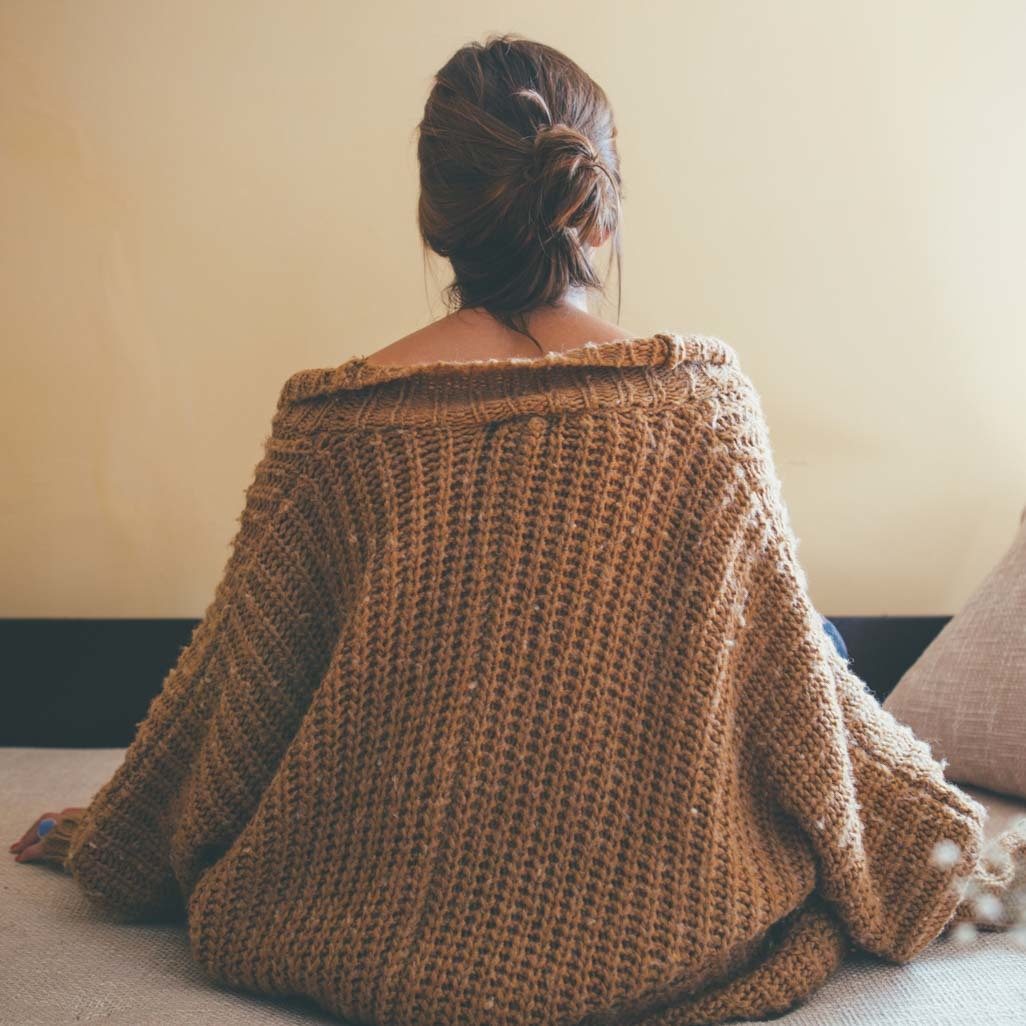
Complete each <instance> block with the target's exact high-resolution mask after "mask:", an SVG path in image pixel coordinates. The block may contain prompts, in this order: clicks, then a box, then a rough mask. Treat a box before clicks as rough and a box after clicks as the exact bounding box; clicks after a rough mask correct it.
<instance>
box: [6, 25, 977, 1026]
mask: <svg viewBox="0 0 1026 1026" xmlns="http://www.w3.org/2000/svg"><path fill="white" fill-rule="evenodd" d="M615 137H616V130H615V128H614V125H613V118H612V114H611V111H610V108H609V105H608V102H607V100H606V97H605V95H604V94H603V92H602V90H601V89H600V88H599V87H598V86H597V85H596V84H595V83H594V82H593V81H592V80H591V79H590V78H589V77H588V76H587V75H586V74H585V73H584V72H583V71H582V70H581V69H580V68H579V67H578V66H577V65H576V64H574V63H573V62H572V61H570V60H569V59H568V58H566V57H565V56H564V55H562V54H560V53H558V52H557V51H555V50H552V49H551V48H549V47H545V46H542V45H540V44H537V43H532V42H528V41H525V40H522V39H518V38H516V37H512V36H503V37H498V38H491V39H489V40H488V41H487V42H486V43H485V44H484V45H479V44H471V45H468V46H465V47H463V48H462V49H460V50H459V51H458V52H457V53H456V54H455V55H454V56H453V57H452V59H451V60H450V61H449V62H448V63H447V64H446V65H445V66H444V67H443V68H442V69H441V70H440V71H439V73H438V75H437V76H436V81H435V84H434V88H433V90H432V92H431V95H430V97H429V99H428V101H427V105H426V108H425V112H424V118H423V121H422V122H421V125H420V141H419V151H418V155H419V160H420V168H421V197H420V207H419V223H420V229H421V232H422V235H423V238H424V241H425V244H426V245H427V246H429V247H430V248H431V249H432V250H434V251H435V252H436V253H438V254H440V255H442V256H444V257H447V258H448V259H449V260H450V261H451V263H452V266H453V269H454V272H455V280H454V282H453V284H452V285H451V286H450V287H449V290H448V299H449V300H450V302H451V303H452V304H453V305H454V306H455V307H456V309H455V311H454V312H453V313H452V314H450V315H449V316H448V317H445V318H443V319H442V320H440V321H438V322H435V323H433V324H430V325H428V326H427V327H425V328H422V329H421V330H419V331H417V332H414V333H413V334H411V335H408V336H406V337H404V338H402V339H400V340H398V341H397V342H395V343H393V344H391V345H389V346H387V347H385V348H384V349H382V350H380V351H378V352H376V353H374V354H373V355H371V356H369V357H355V358H353V359H352V360H349V361H347V362H346V363H344V364H342V365H341V366H339V367H334V368H322V369H311V370H302V371H299V372H297V373H295V374H293V375H292V376H291V377H290V378H289V379H288V380H287V381H286V382H285V384H284V387H283V388H282V391H281V394H280V396H279V399H278V406H277V410H276V413H275V416H274V420H273V424H272V433H271V436H270V438H269V439H268V440H267V442H266V448H265V453H264V457H263V459H262V460H261V462H260V463H259V464H258V466H257V468H256V470H255V473H254V479H253V482H252V484H251V485H250V487H249V489H248V490H247V492H246V503H245V507H244V509H243V513H242V516H241V518H240V521H241V525H240V528H239V531H238V533H237V535H236V538H235V540H234V543H233V546H232V553H231V556H230V558H229V560H228V563H227V565H226V567H225V572H224V575H223V578H222V580H221V582H220V583H219V585H218V588H217V591H216V593H215V596H214V599H213V601H212V602H211V604H210V606H209V607H208V609H207V610H206V612H205V614H204V617H203V619H202V621H201V623H200V625H199V626H198V627H197V628H196V631H195V633H194V634H193V637H192V639H191V641H190V644H189V646H188V647H187V648H186V649H185V650H184V651H183V653H182V655H181V658H180V659H179V661H178V663H177V665H176V666H175V668H174V669H173V670H172V672H171V673H170V675H169V677H168V679H167V680H166V681H165V683H164V687H163V689H162V691H161V693H160V694H159V695H158V696H157V698H156V699H154V701H153V703H152V704H151V706H150V709H149V711H148V714H147V717H146V718H145V720H144V721H143V722H142V723H141V724H140V725H139V730H138V732H137V735H136V738H135V740H134V741H133V743H132V745H131V746H130V747H129V749H128V750H127V752H126V755H125V760H124V762H123V764H122V765H121V766H120V767H119V768H118V770H117V771H116V773H115V774H114V776H113V777H112V779H111V780H110V781H108V782H107V783H106V784H105V785H104V787H103V788H102V789H101V790H100V791H99V792H98V793H97V794H96V795H95V796H94V797H93V799H92V801H91V802H90V804H89V805H88V806H87V807H85V808H72V809H66V810H65V811H64V813H62V814H60V815H56V814H47V816H46V818H47V819H49V820H52V821H53V826H52V828H50V829H48V827H49V824H44V823H42V822H41V821H37V823H36V824H34V825H33V827H32V828H30V829H29V831H28V832H27V833H26V835H25V837H23V838H22V839H21V841H19V842H17V844H16V845H15V847H18V848H19V858H20V859H23V860H30V859H35V858H43V859H47V860H50V861H55V862H59V863H60V864H61V865H62V866H63V867H64V868H65V869H67V870H68V871H69V872H70V873H71V874H72V876H73V877H74V879H75V881H76V882H77V883H78V884H79V885H80V886H82V888H83V889H84V891H85V892H86V893H87V894H88V895H89V896H90V897H91V898H93V899H94V900H95V901H96V903H97V905H98V906H99V907H101V908H103V909H104V910H106V911H107V912H108V913H109V914H110V915H111V916H113V917H115V918H117V919H120V920H123V921H143V920H148V921H156V920H161V919H164V920H175V921H185V922H187V924H188V930H189V939H190V944H191V949H192V952H193V954H194V956H195V958H196V959H197V961H198V962H199V963H200V965H201V966H202V967H203V968H204V970H205V971H206V972H207V973H208V974H209V975H210V976H211V977H212V978H214V979H219V980H223V981H226V982H228V983H229V984H231V985H234V986H238V987H243V988H247V989H252V990H255V991H261V992H265V993H270V994H285V993H301V994H307V995H309V996H311V997H313V998H314V1000H316V1001H317V1002H318V1003H319V1004H320V1005H322V1006H323V1007H324V1008H326V1009H329V1010H330V1011H332V1012H334V1013H336V1014H338V1015H340V1016H343V1017H346V1018H357V1019H362V1020H364V1021H369V1022H382V1023H384V1022H388V1023H400V1022H401V1023H410V1024H422V1023H423V1024H426V1023H437V1022H445V1023H466V1024H473V1026H481V1024H483V1023H503V1024H510V1026H520V1024H526V1023H538V1022H546V1023H556V1024H564V1023H565V1024H571V1023H584V1022H588V1023H599V1022H606V1023H615V1022H617V1021H619V1020H620V1019H621V1018H623V1019H630V1021H632V1022H642V1023H657V1022H658V1023H663V1024H671V1023H672V1024H683V1023H697V1022H713V1021H721V1020H726V1019H730V1018H734V1017H738V1016H741V1017H762V1016H765V1015H768V1014H772V1013H776V1012H781V1011H784V1010H786V1009H787V1008H790V1007H792V1006H793V1005H794V1004H796V1003H797V1002H799V1001H801V1000H804V999H805V998H806V997H807V996H808V995H809V994H810V993H811V992H812V991H813V990H814V989H815V988H816V987H818V986H819V985H820V984H821V983H822V982H823V980H825V979H826V978H827V977H828V976H829V975H830V974H831V973H832V972H833V971H834V970H835V969H836V968H837V966H838V965H839V964H840V962H841V960H842V959H843V957H844V954H845V952H846V950H847V949H848V945H849V944H850V943H852V942H854V943H855V944H858V945H860V946H862V947H864V948H866V949H868V950H870V951H873V952H875V953H877V954H879V955H881V956H882V957H886V958H889V959H891V960H894V961H899V962H900V961H906V960H908V959H909V958H912V957H914V956H915V955H916V954H917V953H918V952H919V951H920V950H922V948H923V947H925V946H926V944H928V943H929V942H930V941H931V940H932V939H933V938H935V937H936V936H937V935H938V934H940V933H941V932H942V931H943V930H944V929H945V927H946V926H948V925H949V924H950V923H951V922H953V921H955V920H956V919H959V918H961V917H963V916H965V915H967V914H968V913H969V910H968V909H967V907H966V900H965V895H966V890H965V887H964V886H963V885H964V884H965V882H966V881H968V880H970V879H971V875H972V874H975V873H978V872H979V869H980V866H979V859H978V855H979V850H980V843H981V839H982V833H981V828H982V820H983V815H984V812H983V809H982V807H981V806H979V805H978V804H977V803H975V802H974V801H972V800H971V799H970V798H968V797H967V796H966V795H964V794H963V793H962V792H961V791H959V790H958V789H957V788H955V787H954V786H952V785H951V784H950V783H948V782H947V781H946V780H945V779H944V776H943V772H942V770H941V767H940V766H939V765H938V764H937V763H936V762H935V761H934V760H933V759H932V757H931V755H930V753H929V750H928V748H927V747H926V746H925V745H924V744H923V743H922V742H920V741H919V740H918V739H916V738H915V737H914V736H913V735H912V734H911V732H910V731H908V730H907V728H905V727H902V726H901V725H900V724H898V723H897V722H896V721H895V720H894V719H893V718H892V717H890V716H889V715H888V714H887V713H885V712H884V711H883V710H882V709H881V707H880V706H879V704H878V703H877V702H876V701H875V699H874V698H873V697H872V695H871V694H869V693H868V691H867V690H866V689H865V686H864V684H863V683H862V682H861V681H860V680H859V679H858V678H857V677H856V676H855V675H854V674H852V673H851V671H850V670H849V668H848V662H847V658H846V656H847V654H846V652H845V650H844V646H843V642H842V641H841V640H840V637H839V635H837V634H836V631H834V630H833V629H832V625H830V624H829V622H826V623H824V621H823V619H822V618H821V617H820V616H819V614H818V613H816V612H815V610H814V609H813V608H812V605H811V602H810V601H809V597H808V591H807V587H806V581H805V577H804V574H803V572H802V570H801V567H800V565H799V564H798V562H797V558H796V555H795V548H796V543H795V539H794V536H793V533H792V532H791V529H790V524H789V522H788V517H787V510H786V506H785V505H784V504H783V502H782V499H781V497H780V495H779V480H778V479H777V477H776V473H775V470H774V467H773V463H772V456H771V453H770V449H769V443H768V434H767V430H766V426H765V423H764V421H763V419H762V414H761V409H760V407H759V402H758V397H757V395H756V394H755V392H754V389H753V388H752V386H751V383H750V381H748V379H747V378H746V377H745V375H744V374H743V373H742V371H741V369H740V364H739V361H738V359H737V355H736V354H735V353H734V352H733V351H732V350H731V349H730V347H729V346H728V345H727V344H726V343H724V342H721V341H720V340H718V339H715V338H711V337H704V336H695V335H687V336H685V335H679V334H676V333H673V332H659V333H657V334H655V335H650V336H643V335H638V336H635V335H628V334H626V333H624V332H623V331H622V330H621V329H619V328H618V326H617V325H615V324H612V323H608V322H606V321H603V320H601V319H599V318H597V317H594V316H591V315H590V314H589V313H588V312H587V308H586V297H587V292H588V290H595V289H600V288H601V281H600V279H599V277H598V275H597V274H596V272H595V270H594V268H593V266H592V257H593V252H594V248H595V247H597V246H599V245H601V244H602V243H604V242H605V241H607V240H611V242H612V248H613V251H614V252H615V253H616V255H617V258H618V259H619V254H620V241H619V240H620V230H621V226H622V220H621V212H620V199H621V196H622V190H621V183H620V174H619V162H618V158H617V153H616V148H615ZM539 353H540V354H541V355H539ZM824 627H826V630H824ZM41 819H42V818H41ZM38 835H42V836H41V839H40V838H39V836H38Z"/></svg>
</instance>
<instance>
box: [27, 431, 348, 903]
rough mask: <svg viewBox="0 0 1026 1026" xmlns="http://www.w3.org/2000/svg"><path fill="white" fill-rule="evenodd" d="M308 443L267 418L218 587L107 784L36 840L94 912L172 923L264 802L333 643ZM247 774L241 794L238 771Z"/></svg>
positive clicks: (298, 435)
mask: <svg viewBox="0 0 1026 1026" xmlns="http://www.w3.org/2000/svg"><path fill="white" fill-rule="evenodd" d="M312 444H313V443H312V442H311V440H310V438H309V437H304V436H303V435H302V434H297V435H296V436H295V437H293V436H291V435H290V433H289V432H287V431H286V430H284V428H283V427H282V425H281V424H280V422H279V419H278V418H277V417H276V418H275V422H274V425H273V427H272V432H271V435H270V436H269V437H268V438H267V439H266V441H265V443H264V451H263V455H262V458H261V459H260V461H259V462H258V463H257V465H256V468H255V470H254V472H253V474H252V479H251V482H250V484H249V486H248V488H247V489H246V492H245V501H244V504H243V509H242V512H241V514H240V515H239V516H238V517H237V518H236V519H237V521H238V523H239V527H238V529H237V531H236V533H235V536H234V538H233V540H232V542H231V549H230V555H229V557H228V559H227V562H226V564H225V566H224V569H223V572H222V575H221V578H220V580H219V582H218V584H217V586H216V589H215V591H214V595H213V598H212V599H211V601H210V602H209V604H208V606H207V608H206V610H205V611H204V614H203V616H202V618H201V620H200V622H199V624H198V625H197V626H196V628H195V629H194V631H193V633H192V635H191V638H190V641H189V643H188V644H187V645H186V646H185V647H184V648H183V649H182V651H181V652H180V654H179V658H178V660H177V662H176V664H175V665H174V667H173V668H172V669H171V670H170V672H169V673H168V675H167V677H166V678H165V680H164V682H163V685H162V688H161V690H160V692H159V693H158V694H157V695H156V696H155V697H154V698H153V700H152V701H151V702H150V705H149V708H148V711H147V714H146V716H145V718H144V719H143V720H142V721H141V722H140V723H138V724H137V731H136V735H135V737H134V739H133V741H132V743H131V744H130V745H129V746H128V748H127V750H126V751H125V755H124V759H123V761H122V762H121V764H120V765H119V766H118V768H117V769H116V770H115V772H114V774H113V776H112V777H111V778H110V779H109V780H108V781H107V782H106V783H105V784H104V785H103V786H102V787H101V788H100V789H99V791H97V792H96V794H95V795H94V796H93V798H92V800H91V801H90V802H89V804H88V806H87V807H86V810H85V812H84V813H83V814H82V815H81V818H80V819H79V820H77V821H71V820H69V821H68V822H66V823H65V822H61V823H59V824H58V826H57V827H56V828H55V829H53V830H51V831H50V833H49V834H47V835H46V836H45V837H44V839H43V845H42V848H43V851H42V854H43V857H44V858H48V859H49V860H50V861H52V862H57V863H59V864H60V865H61V866H62V867H63V868H64V869H65V870H66V871H68V872H69V873H70V874H71V875H72V876H73V877H74V878H75V879H76V881H77V882H78V884H79V885H80V886H81V888H82V889H83V891H84V892H85V894H86V895H87V896H88V897H89V898H90V899H92V900H93V901H94V902H95V903H96V904H97V905H98V906H99V907H100V908H101V909H102V910H103V911H105V912H106V913H108V914H109V915H110V916H111V917H113V918H114V919H117V920H121V921H179V920H181V919H182V917H183V915H184V909H185V899H187V897H188V894H189V893H190V891H191V889H192V887H193V886H194V884H195V882H196V879H197V877H198V875H199V874H200V873H201V872H202V870H203V869H204V868H205V867H206V866H207V865H208V864H209V863H210V862H211V861H213V860H214V859H215V858H216V857H217V855H218V853H220V852H221V851H223V850H224V849H225V848H226V847H227V846H228V844H229V843H230V841H231V839H232V837H233V836H234V835H235V833H237V832H238V830H239V829H241V826H242V825H243V824H244V823H245V821H246V820H247V819H248V818H249V817H250V815H251V814H252V812H253V809H254V807H255V804H256V802H257V801H258V800H259V797H260V793H259V784H260V782H262V781H266V780H267V779H268V778H269V777H270V775H271V774H272V773H273V770H274V767H275V764H276V760H277V759H278V758H279V757H280V753H281V751H282V750H283V749H284V747H285V746H286V745H287V743H288V741H289V740H290V738H291V737H292V735H293V733H294V730H295V726H296V723H297V722H298V720H299V719H300V718H301V716H302V712H303V709H304V703H305V702H307V701H308V700H309V692H310V689H311V687H312V686H313V683H314V681H315V680H316V679H317V678H318V676H319V674H320V672H321V670H322V668H323V665H324V663H325V662H326V660H327V658H328V655H329V652H330V648H331V642H332V638H333V630H332V619H333V612H334V610H333V603H332V596H331V589H330V588H326V587H325V583H324V580H323V572H322V570H323V558H322V554H321V551H320V547H319V545H318V543H317V539H318V533H317V530H316V528H315V527H314V526H312V521H313V520H314V518H315V517H316V515H317V509H316V498H315V496H316V488H315V487H313V484H312V475H310V474H309V473H308V470H309V467H308V464H309V462H310V460H311V459H312V458H313V455H314V451H313V448H312ZM239 765H245V766H246V767H247V768H248V769H249V770H250V774H249V775H247V779H246V783H247V785H249V784H250V782H251V781H255V782H256V784H257V788H256V789H254V788H253V787H251V786H246V787H243V786H241V784H240V781H239V779H238V778H237V776H236V774H237V767H238V766H239Z"/></svg>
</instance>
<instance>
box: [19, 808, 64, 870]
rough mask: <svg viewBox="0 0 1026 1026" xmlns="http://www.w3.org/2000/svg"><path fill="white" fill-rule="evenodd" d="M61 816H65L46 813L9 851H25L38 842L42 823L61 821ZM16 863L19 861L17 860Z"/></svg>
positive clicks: (56, 813)
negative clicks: (34, 842)
mask: <svg viewBox="0 0 1026 1026" xmlns="http://www.w3.org/2000/svg"><path fill="white" fill-rule="evenodd" d="M61 815H63V813H58V812H44V813H43V814H42V815H41V816H39V817H38V818H37V819H36V821H35V823H33V824H32V826H30V827H29V828H28V830H26V831H25V833H24V834H22V835H21V837H20V838H19V839H18V840H17V841H15V842H14V844H12V845H11V846H10V848H8V851H16V852H21V851H23V850H24V849H25V847H26V845H30V844H32V843H33V841H38V840H39V824H40V823H42V822H43V820H44V819H60V817H61ZM15 861H19V860H17V859H16V860H15Z"/></svg>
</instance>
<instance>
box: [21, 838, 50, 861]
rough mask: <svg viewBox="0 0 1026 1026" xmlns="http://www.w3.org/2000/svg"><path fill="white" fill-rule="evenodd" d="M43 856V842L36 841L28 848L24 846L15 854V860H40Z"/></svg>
mask: <svg viewBox="0 0 1026 1026" xmlns="http://www.w3.org/2000/svg"><path fill="white" fill-rule="evenodd" d="M42 857H43V842H42V841H36V843H35V844H30V845H29V846H28V847H27V848H23V849H22V850H21V851H19V852H18V854H17V855H15V856H14V861H15V862H38V861H39V860H40V859H41V858H42Z"/></svg>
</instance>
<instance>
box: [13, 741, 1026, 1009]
mask: <svg viewBox="0 0 1026 1026" xmlns="http://www.w3.org/2000/svg"><path fill="white" fill-rule="evenodd" d="M123 755H124V749H123V748H101V749H77V748H61V749H44V748H0V784H2V787H3V793H4V796H5V797H4V801H3V808H2V812H0V823H2V827H3V837H4V838H5V853H6V845H9V844H10V843H11V842H12V841H14V840H16V839H17V838H18V837H20V836H21V835H22V834H23V833H24V832H25V830H26V829H27V828H28V827H29V826H30V824H31V823H32V822H33V821H34V820H35V818H36V817H37V816H38V815H39V814H40V813H41V812H45V811H47V810H55V811H60V809H62V808H64V807H65V806H68V805H86V804H88V802H89V799H90V798H91V797H92V795H93V794H94V793H95V791H96V789H97V788H98V787H99V786H100V785H101V784H102V783H103V782H104V781H105V780H107V779H108V777H109V776H110V775H111V773H113V771H114V769H115V767H116V766H117V765H118V764H119V763H120V762H121V759H122V757H123ZM966 790H967V791H969V793H970V794H972V795H973V796H974V797H976V798H978V799H979V800H980V801H982V802H983V803H984V804H985V805H986V806H987V807H988V808H989V810H990V819H989V821H988V833H993V832H996V831H998V830H1000V829H1001V828H1002V826H1003V825H1004V824H1006V823H1008V822H1010V821H1011V820H1012V819H1014V818H1017V817H1019V816H1022V815H1026V802H1020V801H1012V800H1010V799H1007V798H1000V797H999V796H996V795H992V794H990V793H988V792H986V791H981V790H978V789H975V788H966ZM6 854H7V861H6V863H5V865H4V867H3V870H2V871H0V883H2V887H3V901H2V903H0V960H2V966H3V969H2V971H0V1023H4V1024H7V1023H10V1024H12V1026H13V1024H18V1026H34V1024H37V1023H38V1024H40V1026H42V1024H43V1023H46V1024H48V1026H49V1024H53V1023H58V1024H63V1023H99V1022H102V1023H108V1024H124V1026H177V1024H180V1023H189V1024H196V1026H200V1024H202V1026H212V1024H217V1026H236V1024H240V1026H241V1024H243V1023H245V1024H247V1026H250V1024H253V1023H261V1024H263V1023H268V1024H271V1023H273V1024H277V1023H293V1024H297V1023H333V1022H334V1023H337V1022H339V1021H340V1020H338V1019H334V1018H332V1017H330V1016H328V1015H327V1014H326V1013H324V1012H322V1011H320V1010H319V1009H318V1008H317V1007H316V1006H315V1005H314V1004H313V1003H312V1002H310V1001H308V1000H306V999H296V998H292V999H282V998H270V997H268V998H263V997H260V996H257V995H253V994H249V993H246V992H242V991H236V990H231V989H229V988H226V987H224V986H222V985H220V984H218V983H215V982H213V981H211V980H209V979H208V978H207V977H206V976H204V974H203V973H202V971H201V970H200V968H199V967H198V965H196V963H194V962H193V960H192V957H191V954H190V951H189V946H188V943H187V939H186V933H185V927H184V924H180V925H174V926H149V925H141V924H132V925H119V924H117V923H114V922H110V921H107V920H105V919H104V918H103V916H102V914H100V913H97V912H94V911H92V910H91V908H90V906H89V905H88V903H87V901H86V899H85V897H84V896H83V895H82V894H81V893H80V891H79V889H78V888H77V886H76V885H75V883H74V881H73V880H72V879H71V878H70V877H69V876H68V875H67V874H65V873H63V872H62V871H61V870H60V869H59V868H57V867H55V866H51V865H48V864H43V863H20V864H19V863H16V862H15V861H14V856H13V855H12V854H10V853H6ZM774 1021H775V1022H777V1023H785V1024H787V1026H834V1024H837V1026H890V1024H895V1026H897V1024H901V1026H919V1024H922V1026H975V1024H980V1026H1026V948H1024V947H1022V946H1020V945H1019V944H1018V943H1017V942H1016V941H1015V939H1014V938H1013V937H1012V936H1011V935H1009V934H1007V933H981V934H980V935H979V936H978V937H977V938H976V939H975V940H973V941H971V942H970V943H968V944H959V943H957V942H956V941H955V940H954V939H953V938H952V937H950V936H945V937H942V938H940V939H938V940H936V941H934V943H933V944H931V945H930V946H929V947H928V948H926V950H925V951H923V952H922V953H921V954H920V955H919V957H918V958H916V959H915V960H913V961H912V962H910V963H909V964H908V965H904V966H894V965H891V964H888V963H885V962H882V961H880V960H878V959H876V958H873V957H872V956H869V955H866V954H864V953H856V954H854V955H852V956H851V957H850V958H849V960H848V961H847V962H846V963H845V964H844V966H842V968H841V969H840V971H839V972H838V973H836V974H835V975H834V976H833V977H832V978H831V979H830V980H829V981H828V982H827V983H826V984H825V985H824V986H823V987H821V988H820V990H818V991H817V992H816V993H815V994H813V995H812V996H811V997H810V999H809V1000H808V1001H807V1002H806V1003H805V1004H804V1005H802V1006H800V1007H798V1008H796V1009H794V1010H793V1011H791V1012H790V1013H789V1014H787V1015H785V1016H782V1017H779V1018H777V1019H776V1020H774ZM482 1026H487V1024H482ZM538 1026H547V1024H541V1023H540V1024H538ZM742 1026H743V1024H742Z"/></svg>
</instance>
